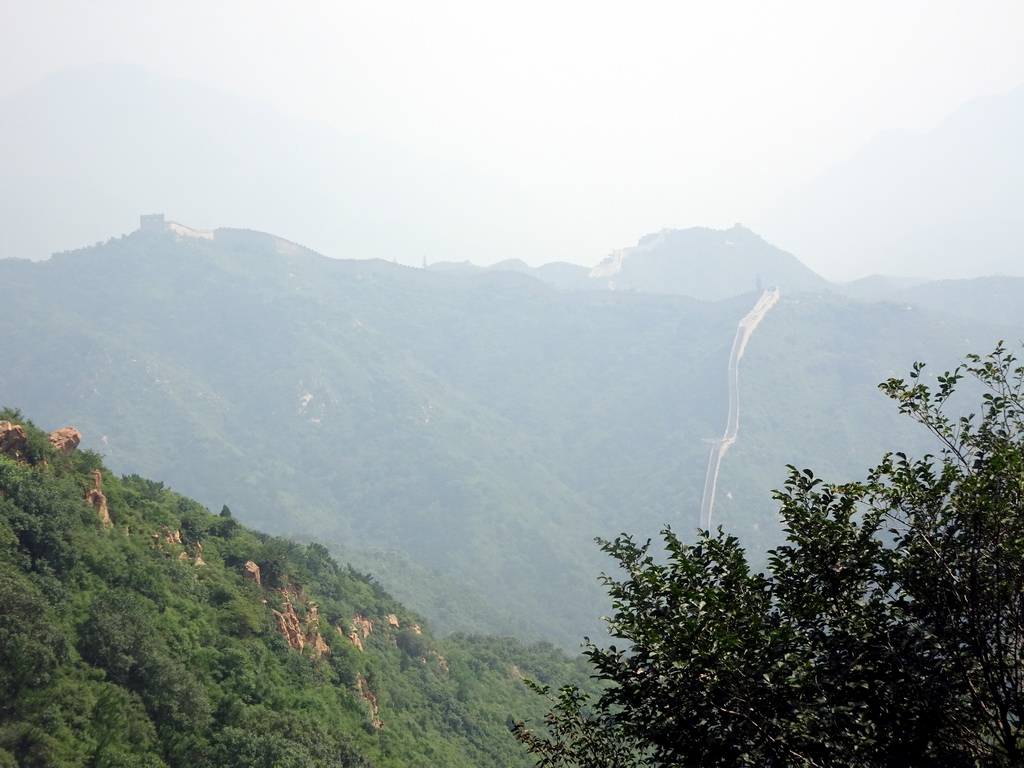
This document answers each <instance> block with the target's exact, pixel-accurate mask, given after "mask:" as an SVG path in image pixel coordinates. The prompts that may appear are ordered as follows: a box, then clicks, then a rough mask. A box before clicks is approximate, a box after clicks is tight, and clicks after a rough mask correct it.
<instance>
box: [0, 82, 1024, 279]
mask: <svg viewBox="0 0 1024 768" xmlns="http://www.w3.org/2000/svg"><path fill="white" fill-rule="evenodd" d="M1022 133H1024V88H1019V89H1017V90H1016V91H1014V92H1013V93H1011V94H1009V95H1007V96H1004V97H988V98H985V99H979V100H976V101H973V102H970V103H968V104H966V105H964V106H963V107H962V108H961V109H960V110H959V111H957V112H956V113H955V114H953V115H951V116H950V117H949V118H948V119H947V120H946V121H944V122H943V123H942V124H941V125H939V126H938V127H937V128H935V129H934V130H933V131H931V132H930V133H928V134H926V135H912V134H906V133H903V134H894V133H890V134H882V135H879V136H877V137H876V138H875V140H873V141H872V142H871V143H869V144H868V145H867V146H866V147H864V148H863V149H862V150H861V151H860V152H859V153H857V154H856V155H854V156H853V157H851V158H849V159H848V160H847V161H846V162H845V163H844V164H842V165H840V166H838V167H836V168H833V169H831V170H830V171H827V172H826V173H824V174H822V175H821V176H820V177H819V178H818V179H816V180H815V181H813V182H811V183H810V184H808V185H807V186H806V187H804V188H802V189H797V190H793V191H791V192H790V193H788V194H786V195H785V196H784V197H783V198H782V199H781V200H780V201H779V202H778V203H776V204H775V205H773V206H770V207H766V208H765V210H763V211H761V212H758V213H757V214H756V215H754V216H752V217H749V220H747V218H745V219H744V220H745V223H748V224H749V225H750V226H752V228H753V229H754V230H755V231H756V232H758V233H759V234H760V235H762V236H763V237H765V238H766V239H767V240H769V241H770V242H771V243H774V244H776V245H778V246H779V247H781V248H783V249H785V250H786V251H789V252H791V253H793V254H795V255H796V256H797V257H798V258H799V259H800V261H801V262H803V263H804V264H806V265H808V266H809V267H811V269H814V270H816V271H818V272H821V273H825V274H826V276H828V277H839V278H842V279H853V278H858V277H864V276H867V275H869V274H872V273H883V274H887V275H896V276H908V275H909V276H927V277H929V278H942V277H968V276H983V275H989V274H997V273H998V274H1010V275H1019V274H1021V270H1022V269H1024V266H1022V265H1024V259H1022V258H1021V253H1020V247H1019V245H1018V244H1019V243H1020V242H1021V239H1022V236H1024V223H1022V222H1021V217H1020V216H1019V211H1020V210H1021V209H1022V206H1024V181H1022V179H1024V148H1022V147H1021V146H1020V142H1019V141H1018V137H1019V136H1020V135H1022ZM0 164H2V166H3V168H4V174H3V177H2V178H0V257H4V256H6V257H16V258H34V259H37V258H45V257H46V256H47V255H49V254H50V253H52V252H56V251H61V250H66V249H70V248H77V247H80V246H81V245H82V244H83V243H89V242H96V241H98V240H103V239H106V238H108V237H109V236H111V234H117V233H122V232H128V231H131V230H132V229H133V228H134V226H135V217H136V215H137V214H138V213H141V212H147V211H149V212H158V211H163V212H166V213H168V215H170V216H172V217H174V218H175V219H177V220H180V221H183V222H185V223H187V224H189V225H191V226H196V227H226V226H232V227H247V228H253V229H258V230H262V231H269V232H273V233H275V234H277V235H280V236H282V237H287V238H289V239H291V240H294V241H298V242H301V243H303V244H305V245H308V246H309V247H311V248H313V249H315V250H317V251H319V252H321V253H324V254H326V255H328V256H332V257H337V258H370V257H375V258H383V259H386V260H389V261H390V260H398V261H401V262H403V263H406V264H414V265H419V264H420V263H421V262H422V261H423V260H424V259H425V260H426V261H427V262H428V263H429V264H435V263H437V262H456V263H458V262H463V261H467V260H468V261H470V262H472V263H494V262H498V261H502V260H507V259H519V260H521V261H523V262H524V263H526V264H528V265H530V266H531V267H534V268H535V267H537V266H538V265H541V264H546V263H556V262H559V261H563V260H564V259H565V258H566V257H565V255H564V254H565V253H567V252H570V251H571V249H567V248H565V245H566V243H570V242H572V240H573V239H574V233H572V232H564V231H560V230H559V228H558V220H559V212H558V211H551V210H541V209H540V208H538V207H537V206H536V205H535V204H533V203H532V202H531V201H530V200H529V199H528V198H527V197H526V196H525V195H524V194H523V193H521V192H520V191H517V190H516V189H514V188H512V187H510V186H509V185H507V184H505V183H502V182H499V181H496V180H495V179H491V178H488V177H486V176H484V175H482V174H480V173H478V172H475V171H472V170H469V169H466V168H461V167H458V166H456V165H453V164H452V163H450V162H440V161H435V160H431V159H428V158H424V157H422V156H419V155H416V154H415V153H413V152H410V151H408V150H406V149H404V148H403V147H401V146H398V145H396V144H393V143H389V142H386V141H382V140H378V139H370V138H366V137H361V136H355V135H346V134H342V133H340V132H338V131H336V130H334V129H330V128H328V127H327V126H324V125H319V124H316V123H312V122H309V121H302V120H298V119H293V118H289V117H287V116H285V115H284V114H283V113H281V112H279V111H277V110H276V109H274V108H273V107H270V106H268V105H264V104H261V103H259V102H255V101H252V100H248V99H244V98H241V97H238V96H235V95H233V94H230V93H228V92H224V91H219V90H216V89H212V88H209V87H206V86H202V85H199V84H197V83H193V82H189V81H185V80H180V79H176V78H172V77H167V76H164V75H159V74H156V73H154V72H151V71H148V70H145V69H142V68H139V67H135V66H130V65H123V64H102V65H93V66H89V67H84V68H82V69H78V70H70V71H65V72H61V73H57V74H54V75H51V76H50V77H47V78H45V79H44V80H42V81H41V82H39V83H37V84H36V85H34V86H32V87H30V88H28V89H26V90H24V91H23V92H21V93H20V94H18V95H16V96H14V97H12V98H10V99H7V100H6V101H4V102H3V103H0ZM737 218H740V216H737ZM663 226H666V227H669V228H671V227H672V222H664V224H663ZM642 234H643V233H639V232H638V233H637V236H638V237H639V236H640V235H642ZM576 236H577V237H578V233H577V234H576ZM623 245H624V244H623V243H609V244H608V251H605V252H604V253H594V254H593V256H592V258H591V259H588V260H587V261H586V262H585V264H584V266H586V267H588V268H594V267H597V266H598V264H599V263H600V262H601V261H602V258H603V257H605V256H607V255H608V254H609V253H611V254H612V255H611V256H608V258H611V259H612V260H613V261H614V260H615V259H616V258H617V256H616V255H615V254H621V252H622V250H621V249H622V246H623ZM652 245H653V244H652V243H651V242H643V243H641V244H640V245H639V246H637V248H639V249H641V250H649V249H650V248H651V247H652ZM659 247H660V246H659ZM641 262H642V259H641V258H640V256H639V253H637V254H635V255H634V258H633V259H632V264H631V267H634V268H635V269H633V270H630V272H632V274H631V275H630V274H627V273H625V272H624V273H621V274H619V275H618V287H620V288H625V287H636V288H646V287H647V285H646V283H645V279H644V278H643V277H641V276H640V274H639V271H637V270H639V269H640V268H639V264H640V263H641ZM830 264H831V265H835V264H841V265H842V266H841V267H839V268H836V267H829V268H828V269H827V270H826V269H824V268H823V267H825V266H826V265H830ZM559 270H561V272H562V273H563V276H564V278H565V279H567V280H575V277H576V274H575V273H574V272H573V271H572V270H565V269H564V268H563V267H560V266H557V265H556V266H554V267H552V268H551V269H549V270H548V274H549V275H553V274H555V273H557V272H559ZM766 279H767V278H766ZM734 289H735V286H722V288H721V289H720V290H719V292H718V293H716V294H714V295H724V294H723V293H722V290H734Z"/></svg>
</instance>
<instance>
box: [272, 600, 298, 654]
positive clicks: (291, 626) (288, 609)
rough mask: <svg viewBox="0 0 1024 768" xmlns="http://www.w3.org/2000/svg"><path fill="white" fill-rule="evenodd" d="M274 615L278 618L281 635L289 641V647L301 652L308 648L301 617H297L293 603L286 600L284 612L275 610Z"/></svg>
mask: <svg viewBox="0 0 1024 768" xmlns="http://www.w3.org/2000/svg"><path fill="white" fill-rule="evenodd" d="M274 615H275V616H276V617H277V622H278V625H279V627H280V629H281V634H282V635H284V637H285V639H286V640H287V641H288V645H290V646H291V647H292V648H294V649H295V650H297V651H300V652H301V651H302V649H303V648H305V647H306V637H305V635H303V633H302V625H301V624H300V623H299V617H298V615H296V613H295V608H293V607H292V604H291V601H290V600H285V601H284V610H283V611H278V610H274Z"/></svg>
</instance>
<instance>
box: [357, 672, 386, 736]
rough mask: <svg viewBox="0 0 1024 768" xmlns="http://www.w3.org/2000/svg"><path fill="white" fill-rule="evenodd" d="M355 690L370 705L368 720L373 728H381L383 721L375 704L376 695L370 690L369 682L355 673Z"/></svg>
mask: <svg viewBox="0 0 1024 768" xmlns="http://www.w3.org/2000/svg"><path fill="white" fill-rule="evenodd" d="M356 690H358V691H359V695H360V696H362V697H363V700H364V701H365V702H366V703H367V704H369V705H370V722H371V723H373V725H374V727H375V728H383V727H384V721H383V720H381V719H380V707H379V706H378V705H377V697H376V696H375V695H374V694H373V691H371V690H370V684H369V683H368V682H367V680H366V678H365V677H363V676H362V675H361V674H357V675H356Z"/></svg>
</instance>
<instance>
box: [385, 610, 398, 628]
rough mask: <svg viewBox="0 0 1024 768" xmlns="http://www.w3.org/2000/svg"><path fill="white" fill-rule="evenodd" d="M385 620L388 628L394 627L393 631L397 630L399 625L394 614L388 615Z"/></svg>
mask: <svg viewBox="0 0 1024 768" xmlns="http://www.w3.org/2000/svg"><path fill="white" fill-rule="evenodd" d="M387 619H388V626H389V627H394V628H395V629H398V627H399V626H400V625H399V623H398V617H397V616H395V614H393V613H389V614H388V616H387Z"/></svg>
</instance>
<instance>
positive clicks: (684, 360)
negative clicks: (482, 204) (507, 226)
mask: <svg viewBox="0 0 1024 768" xmlns="http://www.w3.org/2000/svg"><path fill="white" fill-rule="evenodd" d="M719 234H720V233H713V234H712V235H709V237H715V238H717V237H718V236H719ZM751 237H756V236H752V235H751ZM723 247H727V246H723ZM0 284H2V285H3V286H4V290H5V294H4V301H3V302H0V323H2V324H3V326H4V328H5V329H7V331H6V333H5V334H3V335H2V336H0V359H2V360H3V361H4V365H3V366H0V393H2V394H3V397H4V398H5V399H6V400H7V401H8V402H11V403H18V404H19V405H20V406H22V407H24V408H26V409H31V410H32V411H33V412H34V413H40V414H43V417H44V418H46V419H47V420H48V421H50V422H54V423H56V422H62V423H74V424H76V426H79V427H80V428H82V429H83V430H85V432H86V434H87V435H91V436H93V437H92V438H91V439H92V440H93V441H94V442H92V443H91V444H90V447H93V448H95V449H97V450H99V451H102V452H103V453H104V454H105V455H106V457H107V460H108V461H109V462H110V464H111V466H112V467H113V468H114V469H115V470H117V471H120V472H124V473H135V472H137V473H141V474H143V475H151V476H152V475H156V476H161V477H163V478H165V479H166V481H167V482H169V483H170V484H171V486H172V487H174V488H175V489H178V490H181V491H183V492H187V493H189V494H190V495H192V496H194V497H196V498H198V499H199V500H200V501H201V502H202V503H205V504H207V505H209V506H211V508H215V509H216V508H219V507H220V506H221V505H222V504H224V503H227V504H228V505H229V506H231V508H232V509H234V510H235V513H236V514H237V515H238V516H239V518H240V519H242V520H244V521H246V522H249V523H254V524H258V525H260V526H261V527H263V528H265V529H267V530H270V531H272V532H277V533H283V532H287V533H290V534H293V535H296V536H299V537H303V538H315V539H317V540H320V541H323V542H325V543H329V544H330V545H331V546H332V547H334V548H335V550H336V551H343V552H345V554H346V556H351V557H353V558H354V559H356V560H358V562H359V563H360V564H361V565H360V567H363V568H367V569H368V570H372V571H373V572H374V573H375V574H378V575H379V577H380V578H381V579H382V580H383V581H384V583H385V584H386V585H387V586H388V587H389V588H391V589H394V590H395V591H396V593H397V594H398V596H399V597H401V598H403V599H404V598H406V597H412V596H415V597H416V598H417V600H423V603H422V605H424V606H426V605H428V604H429V605H430V606H432V608H431V614H430V616H431V618H432V619H434V620H435V621H436V622H437V621H440V622H441V623H438V624H437V626H438V627H440V628H441V629H443V630H452V629H480V628H483V627H486V628H489V629H490V630H492V631H499V632H514V633H516V634H519V635H521V636H524V637H537V636H545V637H549V638H557V639H558V640H559V641H560V642H562V643H564V644H565V645H566V646H573V645H575V644H576V643H578V640H579V637H580V636H581V635H583V634H591V635H594V634H595V633H596V632H597V631H599V622H598V621H597V617H598V616H599V615H601V614H602V613H604V612H606V606H605V602H604V597H603V595H602V593H601V590H600V588H599V585H598V583H597V578H596V575H597V574H598V573H599V572H600V571H601V570H602V568H604V567H605V566H606V563H604V562H602V560H601V559H600V558H599V556H598V555H597V551H596V548H595V547H594V545H593V538H594V537H596V536H601V537H605V538H609V537H614V536H615V535H617V534H618V533H619V532H621V531H624V530H625V531H631V532H634V533H636V534H637V535H643V534H645V533H650V534H653V533H655V532H656V531H657V530H658V529H659V528H660V527H661V526H662V525H663V524H665V523H671V524H672V525H673V526H675V527H676V528H677V529H680V530H681V531H684V532H685V531H687V530H692V529H693V528H695V527H696V526H697V524H698V511H699V506H700V500H701V490H702V487H703V476H704V468H705V466H706V463H707V450H708V446H707V444H706V443H705V442H704V441H705V440H706V439H709V438H714V437H717V436H719V435H721V434H722V429H723V427H724V424H725V417H726V408H727V389H726V369H727V363H728V355H729V349H730V345H731V343H732V340H733V337H734V334H735V330H736V323H737V322H738V321H739V319H740V318H742V317H743V316H744V315H745V314H746V313H747V312H748V311H749V310H750V308H751V306H752V305H753V302H754V301H755V299H756V295H755V294H750V295H745V296H739V297H736V298H733V299H729V300H725V301H720V302H703V301H698V300H695V299H692V298H686V297H682V296H673V295H667V294H649V293H642V292H632V291H579V292H562V291H557V290H555V289H553V288H552V287H550V286H548V285H545V284H544V283H543V282H541V281H539V280H537V279H534V278H532V277H531V276H529V275H523V274H516V273H514V272H508V271H501V270H485V271H481V272H478V273H473V274H458V273H455V274H451V273H447V274H446V273H440V272H435V271H434V270H423V269H413V268H409V267H401V266H398V265H394V264H390V263H387V262H381V261H339V260H332V259H326V258H323V257H319V256H316V255H315V254H311V253H308V252H303V251H301V250H298V249H294V248H291V247H288V246H287V244H282V242H281V241H279V240H277V239H276V238H273V237H270V236H258V235H252V234H248V235H244V236H243V235H241V234H240V233H237V232H232V233H225V232H223V231H221V230H217V231H215V232H214V237H213V239H205V238H195V237H182V236H179V235H175V234H173V233H169V232H155V233H149V232H142V231H140V232H136V233H134V234H132V235H130V236H127V237H124V238H119V239H117V240H112V241H110V242H108V243H105V244H103V245H101V246H96V247H93V248H89V249H83V250H81V251H77V252H74V253H68V254H61V255H58V256H57V257H54V258H53V259H51V260H49V261H46V262H27V261H13V260H0ZM1007 331H1008V329H1007V328H1006V327H1005V326H1003V327H993V326H987V325H985V324H983V323H971V322H968V321H965V320H964V319H963V318H954V317H952V316H948V315H942V314H939V313H936V312H931V311H925V310H920V311H912V312H911V311H907V310H906V308H905V306H900V305H892V304H869V303H863V302H856V301H852V300H849V299H846V298H842V297H838V296H834V295H831V294H828V293H821V294H815V293H811V294H794V293H786V292H783V293H782V299H781V300H780V303H779V304H778V305H777V306H776V307H775V308H774V309H773V310H772V311H771V312H770V313H769V314H768V316H767V317H766V318H765V320H764V322H763V323H762V324H761V325H760V326H758V330H757V332H756V334H755V335H754V336H753V338H752V339H751V340H750V343H749V345H748V348H747V350H746V353H745V355H744V359H743V362H742V364H741V366H740V388H739V398H740V405H741V419H740V428H739V435H738V440H737V443H736V445H735V446H733V447H732V448H730V450H729V454H728V455H727V456H726V457H725V460H724V462H723V466H722V475H721V478H720V483H719V488H720V489H721V490H720V493H721V498H719V499H718V500H717V501H716V505H715V509H716V513H715V514H716V519H718V520H720V521H721V522H723V524H727V525H728V526H729V528H730V529H731V530H735V531H737V532H739V533H743V534H744V535H745V536H748V537H749V541H750V542H751V545H752V546H756V547H761V546H764V545H765V544H766V543H770V542H772V541H773V540H774V539H773V537H774V536H776V534H777V531H776V528H775V522H774V521H775V516H774V504H773V502H772V500H771V498H770V491H769V489H770V488H771V487H773V486H774V485H777V484H778V483H779V482H781V480H782V478H783V467H784V465H785V464H786V463H789V462H795V463H802V462H806V463H807V465H809V466H815V467H818V468H821V469H822V471H831V470H836V471H842V472H850V473H854V476H856V474H855V473H857V472H859V471H860V468H862V467H866V466H869V465H870V464H871V462H873V461H875V460H876V459H877V454H878V452H879V451H878V450H877V448H878V446H880V445H899V446H901V447H903V448H906V447H908V446H909V447H912V446H913V443H912V441H908V440H907V439H906V438H905V436H903V435H900V434H896V433H895V432H894V427H893V426H892V419H890V418H889V415H890V414H889V413H887V412H886V411H885V410H884V408H883V407H881V403H880V402H877V401H876V400H874V399H873V397H874V396H875V391H874V385H875V384H876V383H877V382H878V381H880V380H882V379H883V378H885V376H886V375H892V373H893V372H900V371H902V370H905V369H906V368H907V366H909V365H910V363H911V362H912V361H913V360H915V359H925V360H928V361H930V362H932V363H933V364H934V365H935V366H936V367H939V366H947V367H948V366H951V365H952V364H955V362H956V360H957V358H958V356H961V355H963V354H965V353H966V352H969V351H972V350H976V349H979V348H980V349H984V348H985V347H988V346H990V345H991V343H993V342H994V340H995V339H997V338H1000V337H1007ZM837 428H839V429H840V430H841V431H839V432H837ZM832 436H837V439H836V440H832V439H830V438H831V437H832ZM730 495H731V497H730ZM381 558H383V560H382V559H381ZM435 576H436V577H437V578H436V579H435V578H434V577H435ZM435 581H436V582H437V583H441V582H442V581H443V582H444V583H445V584H446V585H450V584H459V585H462V586H461V589H460V593H456V592H453V590H452V589H450V588H446V589H445V590H444V591H443V593H437V592H435V593H434V595H433V597H431V598H430V599H429V600H428V599H427V597H426V596H424V594H423V592H424V589H425V588H427V586H426V585H429V584H431V583H434V582H435Z"/></svg>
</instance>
